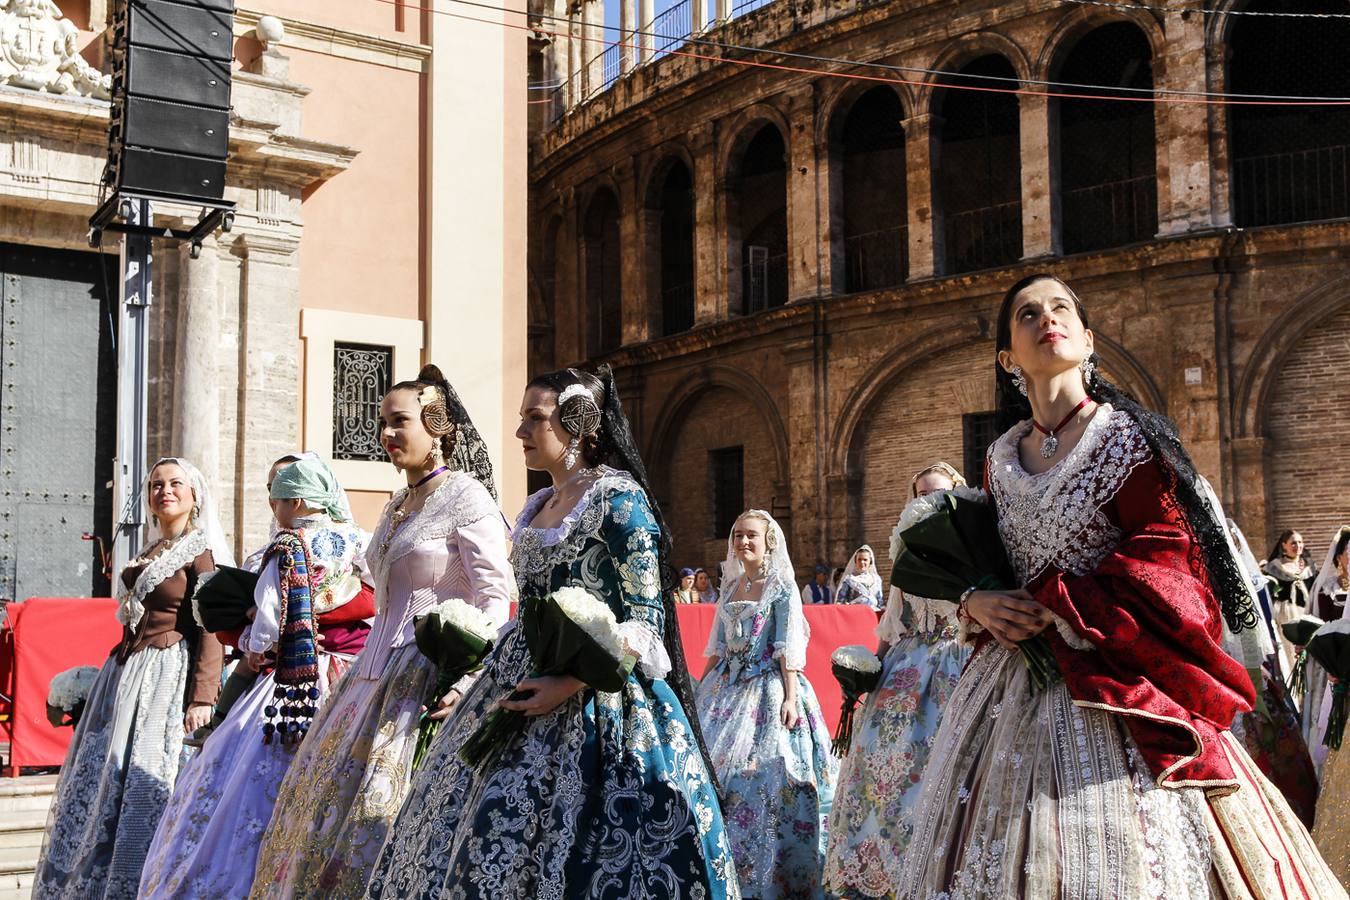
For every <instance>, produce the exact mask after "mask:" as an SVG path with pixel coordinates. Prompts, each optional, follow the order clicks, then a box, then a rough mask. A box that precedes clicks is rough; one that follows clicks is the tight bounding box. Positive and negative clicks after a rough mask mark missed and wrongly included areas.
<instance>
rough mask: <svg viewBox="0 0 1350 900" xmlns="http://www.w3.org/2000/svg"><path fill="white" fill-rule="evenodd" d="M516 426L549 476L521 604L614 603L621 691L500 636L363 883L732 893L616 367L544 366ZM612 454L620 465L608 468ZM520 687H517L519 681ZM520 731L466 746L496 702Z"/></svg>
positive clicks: (524, 521)
mask: <svg viewBox="0 0 1350 900" xmlns="http://www.w3.org/2000/svg"><path fill="white" fill-rule="evenodd" d="M521 420H522V422H521V426H520V429H519V431H517V436H518V437H519V438H520V440H521V443H522V445H523V446H524V451H525V464H526V466H527V467H529V468H530V469H534V470H536V471H547V472H549V474H550V475H551V476H552V478H553V486H552V487H549V488H545V489H544V490H542V491H539V492H538V493H536V494H534V495H533V496H532V497H530V499H529V500H528V501H527V502H526V504H525V509H524V510H523V511H522V512H521V514H520V517H519V519H518V520H517V524H516V527H515V530H514V532H513V534H512V539H513V545H514V549H513V551H512V556H511V562H512V565H513V566H514V568H515V572H516V580H517V583H518V585H519V588H520V596H521V602H522V603H529V602H530V601H531V600H532V599H534V598H539V597H542V596H545V595H547V594H549V593H552V592H553V591H556V590H557V589H558V588H561V587H564V586H579V587H582V588H585V589H586V590H587V591H589V592H591V593H592V594H593V595H594V596H596V597H598V598H600V599H602V600H604V602H605V603H607V604H608V605H609V607H610V608H611V609H612V610H613V612H614V614H615V617H616V618H617V619H618V622H619V631H620V634H621V635H622V637H623V641H624V643H625V645H626V647H627V650H628V651H629V652H630V653H631V654H632V655H633V656H634V657H636V659H637V663H636V667H635V668H634V669H633V671H632V673H631V674H630V675H629V676H628V679H627V682H626V683H625V684H624V686H623V689H622V690H620V691H617V692H613V693H611V692H604V691H597V690H595V689H593V688H591V687H588V686H587V685H586V684H585V683H583V682H581V681H579V680H578V679H575V678H572V677H571V676H566V675H564V676H543V677H532V675H533V673H532V669H533V668H534V664H533V661H532V660H531V657H530V651H529V647H528V646H527V645H526V642H525V639H524V636H523V634H522V631H521V629H519V628H513V629H512V630H510V631H508V632H507V633H506V634H505V635H504V636H503V637H501V638H500V640H499V642H498V645H497V648H496V649H495V650H494V651H493V654H492V656H491V657H490V659H489V660H488V663H487V665H486V667H485V669H484V671H483V674H482V676H481V677H480V678H479V679H478V681H477V683H476V684H475V685H474V686H473V687H472V688H470V689H469V691H468V692H467V693H466V694H465V695H464V697H463V699H462V700H460V702H459V704H458V706H457V707H456V708H455V711H454V713H453V714H452V716H451V718H450V719H448V720H447V721H446V723H445V725H444V727H443V728H442V730H441V732H440V734H438V735H437V737H436V739H435V742H434V743H433V744H432V746H431V749H430V751H429V752H428V754H427V758H426V760H425V761H424V762H423V764H422V767H421V768H420V769H418V770H417V772H416V774H415V776H414V781H413V785H412V789H411V791H410V792H409V794H408V797H407V800H406V801H405V802H404V804H403V808H402V810H401V812H400V813H399V816H398V820H397V822H396V823H395V825H394V827H393V829H392V830H391V835H390V839H389V842H388V843H387V844H386V846H385V849H384V853H383V855H382V856H381V858H380V861H379V864H378V866H377V867H376V870H375V874H374V876H373V877H372V879H371V881H370V884H369V887H368V894H369V896H370V897H378V898H384V897H418V898H421V897H450V896H453V897H456V898H462V900H515V898H518V897H519V898H525V897H551V898H562V897H567V898H578V897H587V898H590V897H594V898H602V897H603V898H635V900H636V898H647V900H667V898H668V900H677V898H678V900H683V898H704V900H725V898H738V897H739V896H740V893H739V891H738V889H737V886H736V873H735V870H734V868H733V866H732V862H731V850H730V846H729V844H728V841H727V836H726V833H725V830H724V828H723V825H722V814H721V809H720V807H719V804H718V800H717V793H716V789H715V785H714V783H713V780H712V777H711V775H710V767H709V766H708V765H707V763H706V756H705V754H704V752H703V750H702V741H701V737H700V734H699V731H698V729H697V726H696V723H694V722H692V721H691V720H690V718H689V716H688V714H687V712H686V710H687V709H688V708H689V705H690V702H691V699H692V697H691V691H690V688H689V686H688V673H687V671H686V670H685V667H684V655H683V650H682V648H681V646H680V643H679V628H678V626H677V623H676V619H675V607H674V604H673V602H672V601H671V599H670V598H671V590H670V588H671V586H672V583H673V578H672V575H673V573H672V572H671V568H670V563H669V542H668V539H667V538H666V536H665V533H664V529H663V528H662V526H661V520H660V511H659V510H658V509H657V507H656V506H655V504H654V503H652V502H651V500H650V499H649V497H648V494H647V491H646V488H645V486H644V485H645V482H646V475H645V473H644V472H643V469H642V462H641V459H640V458H639V457H638V455H637V452H636V448H635V447H634V445H633V441H632V436H631V433H630V431H629V427H628V422H627V419H626V418H625V417H624V414H623V410H622V407H620V405H619V399H618V394H617V391H616V389H615V387H614V380H613V375H612V374H611V373H610V371H609V368H608V367H607V366H602V367H601V370H600V373H599V377H596V376H594V375H591V374H589V373H586V372H580V371H577V370H573V369H564V370H562V371H561V372H556V373H551V374H549V375H544V376H540V377H539V378H536V379H535V380H534V381H533V382H532V383H531V384H530V386H529V387H528V388H527V389H526V392H525V401H524V404H523V407H522V411H521ZM607 463H613V464H614V465H615V466H619V465H622V466H623V468H622V469H619V468H611V467H610V465H607ZM516 690H519V691H521V692H526V693H528V694H529V696H528V697H526V699H523V700H519V701H513V700H509V699H508V698H509V697H510V696H511V694H512V693H513V691H516ZM495 705H500V706H502V707H504V708H508V709H514V710H517V711H519V712H522V713H524V714H525V716H526V719H525V722H526V725H525V727H524V729H523V731H522V733H521V734H519V735H518V736H516V737H515V738H514V739H512V740H511V742H510V743H508V744H507V745H506V747H505V748H504V749H502V750H501V751H500V752H498V753H496V754H495V755H494V756H492V757H490V758H489V759H487V760H486V761H484V762H483V763H482V765H481V766H479V767H477V768H474V767H471V766H469V765H468V764H467V763H465V762H464V761H463V760H461V759H460V757H459V751H460V748H461V747H462V746H463V745H464V743H465V741H466V740H467V739H468V737H469V736H470V735H471V734H473V733H474V731H475V729H476V728H477V726H478V725H479V723H480V722H481V721H482V719H483V717H484V716H486V715H487V714H488V713H489V712H490V710H491V709H492V707H494V706H495Z"/></svg>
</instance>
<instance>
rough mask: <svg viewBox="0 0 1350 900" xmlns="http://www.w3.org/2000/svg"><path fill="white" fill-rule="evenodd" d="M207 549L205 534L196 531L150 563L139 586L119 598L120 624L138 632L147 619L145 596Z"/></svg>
mask: <svg viewBox="0 0 1350 900" xmlns="http://www.w3.org/2000/svg"><path fill="white" fill-rule="evenodd" d="M207 549H209V547H208V542H207V539H206V532H205V531H202V530H201V529H197V530H195V531H190V532H188V533H187V534H186V535H184V536H183V537H182V538H181V539H180V540H179V541H178V542H177V543H174V544H172V545H170V547H169V549H167V550H165V551H164V552H163V553H161V554H160V555H159V556H156V557H155V558H154V559H152V560H150V562H148V563H147V564H146V566H145V568H144V569H142V570H141V574H140V575H138V576H136V583H135V584H133V585H132V586H131V587H129V588H123V590H122V593H121V594H119V595H118V597H117V621H119V622H121V623H122V624H123V625H125V626H127V627H128V628H130V629H131V630H132V631H135V630H136V626H138V625H140V624H141V617H142V616H144V615H145V597H146V595H147V594H149V593H150V592H151V591H153V590H154V589H155V588H157V587H159V585H160V582H162V581H163V580H164V579H166V578H168V577H169V576H171V575H173V573H174V572H177V571H178V570H179V569H181V568H183V566H185V565H187V564H188V563H190V562H192V561H193V560H194V559H196V558H197V557H198V556H201V554H202V551H204V550H207Z"/></svg>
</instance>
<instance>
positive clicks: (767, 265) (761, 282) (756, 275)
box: [741, 253, 788, 315]
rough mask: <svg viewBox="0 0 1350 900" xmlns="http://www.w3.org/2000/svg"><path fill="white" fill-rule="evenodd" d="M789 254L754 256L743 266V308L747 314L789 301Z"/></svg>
mask: <svg viewBox="0 0 1350 900" xmlns="http://www.w3.org/2000/svg"><path fill="white" fill-rule="evenodd" d="M787 293H788V287H787V254H786V253H779V254H775V255H774V256H762V257H759V258H755V257H753V256H752V258H751V260H750V262H748V263H746V264H745V265H744V266H742V267H741V308H742V310H743V311H744V313H745V315H749V314H751V313H757V312H763V311H764V310H766V309H772V308H774V307H777V306H782V305H783V304H784V303H787Z"/></svg>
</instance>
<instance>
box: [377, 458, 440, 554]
mask: <svg viewBox="0 0 1350 900" xmlns="http://www.w3.org/2000/svg"><path fill="white" fill-rule="evenodd" d="M448 471H450V467H449V466H440V467H438V468H435V469H432V470H431V471H430V472H428V473H427V474H426V475H425V476H424V477H423V478H422V480H420V481H418V482H417V484H414V485H413V486H412V487H410V488H408V492H407V493H406V494H404V495H403V502H402V503H400V504H399V505H398V509H396V510H394V511H393V512H392V513H390V515H389V530H388V531H386V532H385V537H384V540H383V541H382V542H381V543H380V554H381V555H383V554H385V553H387V552H389V542H390V541H392V540H393V539H394V532H396V531H398V528H399V526H400V525H402V524H403V520H404V519H406V518H408V516H409V515H411V513H409V512H408V510H407V506H408V501H409V500H411V499H412V495H413V494H414V493H415V492H416V491H417V489H418V488H420V487H421V486H422V485H424V484H426V483H427V482H428V481H430V480H431V479H433V478H435V477H436V476H437V475H439V474H441V473H442V472H448Z"/></svg>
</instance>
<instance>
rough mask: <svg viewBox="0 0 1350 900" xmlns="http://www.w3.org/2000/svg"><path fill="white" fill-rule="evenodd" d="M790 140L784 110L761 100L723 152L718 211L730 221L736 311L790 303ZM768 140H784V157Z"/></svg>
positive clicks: (730, 295) (731, 296) (728, 249)
mask: <svg viewBox="0 0 1350 900" xmlns="http://www.w3.org/2000/svg"><path fill="white" fill-rule="evenodd" d="M791 139H792V134H791V129H789V128H788V123H787V120H786V118H785V117H784V116H783V114H782V113H781V112H780V111H779V110H777V109H775V108H774V107H772V106H769V105H768V104H763V103H761V104H756V105H755V106H753V107H750V108H749V109H747V110H745V111H743V112H742V113H741V115H740V116H739V117H738V118H737V120H736V121H735V124H734V125H732V126H731V128H729V129H728V131H727V134H726V139H725V141H724V142H723V144H722V147H721V150H720V153H719V159H720V160H721V163H720V165H719V168H718V170H717V179H716V180H717V195H718V206H719V215H720V216H721V219H722V221H723V222H724V223H725V229H724V234H723V237H724V240H725V245H724V252H725V253H726V257H725V259H726V263H727V271H726V273H725V274H726V277H727V281H726V284H727V291H726V302H727V308H728V309H729V310H730V311H731V312H732V314H733V315H735V314H740V315H747V314H751V313H756V312H762V311H764V310H765V309H770V308H774V307H778V306H783V305H785V304H786V303H787V299H788V284H787V282H788V277H787V275H788V264H787V260H788V245H789V242H790V236H789V234H788V218H787V187H788V172H789V169H788V160H789V158H790V156H791V143H790V141H791ZM769 142H775V143H777V144H778V145H781V158H775V155H774V154H775V152H777V151H774V150H772V149H769V147H768V146H767V144H768V143H769ZM752 160H753V162H751V161H752ZM770 160H772V162H769V161H770Z"/></svg>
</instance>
